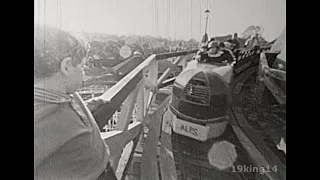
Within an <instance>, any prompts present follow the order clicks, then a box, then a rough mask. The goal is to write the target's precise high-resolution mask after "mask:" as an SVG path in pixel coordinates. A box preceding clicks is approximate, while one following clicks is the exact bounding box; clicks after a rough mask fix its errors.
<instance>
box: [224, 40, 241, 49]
mask: <svg viewBox="0 0 320 180" xmlns="http://www.w3.org/2000/svg"><path fill="white" fill-rule="evenodd" d="M227 42H229V43H232V44H234V45H235V46H234V49H239V48H240V42H239V40H238V39H236V38H235V39H228V40H227Z"/></svg>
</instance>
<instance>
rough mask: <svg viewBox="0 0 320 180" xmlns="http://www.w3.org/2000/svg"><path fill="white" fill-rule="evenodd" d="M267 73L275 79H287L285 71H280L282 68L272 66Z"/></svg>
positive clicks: (284, 80)
mask: <svg viewBox="0 0 320 180" xmlns="http://www.w3.org/2000/svg"><path fill="white" fill-rule="evenodd" d="M268 75H269V76H270V77H273V78H275V79H278V80H281V81H283V82H286V81H287V78H286V77H287V76H286V71H282V70H279V69H272V68H270V69H269V73H268Z"/></svg>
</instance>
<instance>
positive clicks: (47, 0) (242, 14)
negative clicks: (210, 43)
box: [35, 0, 286, 40]
mask: <svg viewBox="0 0 320 180" xmlns="http://www.w3.org/2000/svg"><path fill="white" fill-rule="evenodd" d="M207 8H208V9H209V10H210V11H211V13H210V14H209V21H208V35H209V37H211V36H220V35H227V34H232V33H234V32H237V33H239V34H241V33H242V32H243V31H244V30H245V29H246V28H247V27H248V26H250V25H260V26H262V27H263V28H264V33H263V36H264V37H265V38H266V39H267V40H273V39H274V38H276V37H278V36H279V35H280V33H281V32H282V30H283V29H284V27H285V25H286V0H35V23H38V24H44V23H45V24H48V25H50V26H55V27H59V28H61V29H65V30H70V31H77V32H81V31H84V32H102V33H108V34H118V35H120V34H141V35H152V36H162V37H166V38H169V37H170V38H172V39H183V40H189V39H190V38H194V39H196V40H200V39H201V35H202V34H203V33H204V29H205V17H206V15H205V13H204V11H205V10H206V9H207Z"/></svg>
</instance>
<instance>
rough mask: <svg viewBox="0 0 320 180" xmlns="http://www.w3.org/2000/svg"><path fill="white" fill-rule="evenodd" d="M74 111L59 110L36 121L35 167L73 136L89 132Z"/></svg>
mask: <svg viewBox="0 0 320 180" xmlns="http://www.w3.org/2000/svg"><path fill="white" fill-rule="evenodd" d="M88 132H90V131H89V128H87V127H86V126H85V125H84V124H83V123H81V121H80V120H79V117H77V115H76V114H75V113H73V112H72V111H70V112H68V111H65V110H61V111H59V110H58V111H57V112H55V113H54V114H52V115H50V116H48V117H46V118H43V119H39V120H38V121H36V122H35V123H34V169H36V168H37V167H38V166H39V165H40V164H41V163H42V162H43V161H44V160H45V159H46V158H48V157H50V156H51V155H52V154H53V153H54V152H56V151H57V150H58V149H60V148H61V147H62V146H63V145H64V144H66V143H67V142H69V141H70V140H72V139H73V138H75V137H77V136H79V135H81V134H83V133H88Z"/></svg>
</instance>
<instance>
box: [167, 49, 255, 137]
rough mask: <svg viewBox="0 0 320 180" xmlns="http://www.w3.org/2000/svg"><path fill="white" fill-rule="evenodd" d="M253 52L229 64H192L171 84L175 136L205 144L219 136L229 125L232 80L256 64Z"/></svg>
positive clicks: (239, 54)
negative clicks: (185, 137) (178, 135)
mask: <svg viewBox="0 0 320 180" xmlns="http://www.w3.org/2000/svg"><path fill="white" fill-rule="evenodd" d="M255 52H256V49H252V50H246V51H243V52H240V53H237V55H236V61H234V62H232V63H210V64H209V63H201V62H196V60H194V62H195V63H193V65H192V66H193V67H190V68H188V67H187V68H186V69H185V70H184V71H182V72H181V73H180V75H179V76H178V77H177V78H176V80H175V82H174V84H173V90H172V101H171V104H170V106H169V107H170V108H169V109H170V111H171V114H173V116H172V117H173V118H172V129H173V131H174V132H175V133H177V134H180V135H183V136H187V137H190V138H192V139H196V140H199V141H207V140H209V139H211V138H217V137H219V136H221V135H222V134H223V133H224V131H225V129H226V126H227V123H228V119H229V116H228V110H229V104H230V103H231V99H232V97H231V90H230V88H231V87H232V84H233V83H234V81H235V77H238V75H240V74H242V73H243V72H245V70H246V69H248V68H249V67H251V66H252V65H254V64H257V63H254V62H255V59H256V58H255V57H256V55H258V54H255Z"/></svg>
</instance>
